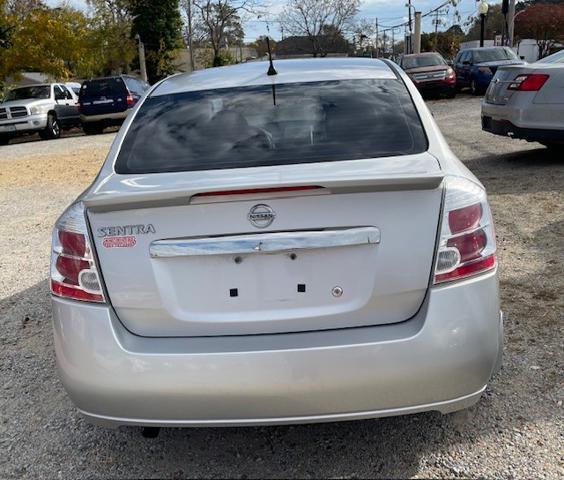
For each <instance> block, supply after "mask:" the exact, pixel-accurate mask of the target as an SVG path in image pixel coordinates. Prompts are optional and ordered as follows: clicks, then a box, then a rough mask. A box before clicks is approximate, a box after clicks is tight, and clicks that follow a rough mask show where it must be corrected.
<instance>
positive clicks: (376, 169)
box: [83, 153, 444, 212]
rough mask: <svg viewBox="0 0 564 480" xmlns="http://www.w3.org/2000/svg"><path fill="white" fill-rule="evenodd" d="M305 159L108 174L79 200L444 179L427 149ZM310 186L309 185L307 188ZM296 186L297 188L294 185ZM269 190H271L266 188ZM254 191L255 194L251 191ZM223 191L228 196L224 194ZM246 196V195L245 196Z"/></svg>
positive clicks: (155, 201) (106, 204) (111, 201)
mask: <svg viewBox="0 0 564 480" xmlns="http://www.w3.org/2000/svg"><path fill="white" fill-rule="evenodd" d="M346 163H347V165H346V168H345V167H344V165H343V164H344V162H334V163H311V164H296V165H282V166H274V167H257V168H245V169H230V170H213V171H196V172H170V173H157V174H154V173H153V174H143V175H118V174H115V173H112V174H110V175H108V176H107V177H106V178H98V179H97V181H96V182H95V184H94V185H93V187H92V188H91V189H90V190H89V191H88V192H87V193H86V195H85V196H84V198H83V202H84V204H85V206H86V207H87V208H88V209H89V210H90V211H96V212H103V211H114V210H128V209H139V208H152V207H162V206H176V205H189V204H191V203H195V200H196V199H197V203H208V202H209V203H212V202H217V201H218V196H214V194H215V193H216V192H217V195H222V198H221V201H232V200H233V195H235V196H237V197H238V198H241V195H238V191H241V193H245V194H246V193H248V192H249V191H254V192H253V196H254V197H257V196H258V197H260V198H265V197H268V198H278V197H280V196H287V192H280V193H277V191H279V190H287V191H290V190H295V192H294V195H300V196H304V195H319V194H326V193H358V192H373V191H402V190H403V191H405V190H431V189H434V188H437V187H438V186H439V185H440V184H441V182H442V180H443V177H444V174H443V172H442V171H441V170H440V168H439V165H438V162H437V160H436V159H435V158H434V157H433V156H432V155H430V154H429V153H422V154H418V155H406V156H404V157H393V158H389V159H385V158H378V159H374V160H355V161H350V162H346ZM312 186H314V187H315V188H312ZM300 187H302V188H300ZM269 190H272V191H270V192H269ZM257 192H258V193H257ZM226 193H229V194H230V195H229V196H228V197H226V196H225V195H226ZM248 198H250V195H246V196H245V199H248Z"/></svg>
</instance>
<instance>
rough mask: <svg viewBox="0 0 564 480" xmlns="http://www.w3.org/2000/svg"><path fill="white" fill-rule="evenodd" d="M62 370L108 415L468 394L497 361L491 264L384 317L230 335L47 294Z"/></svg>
mask: <svg viewBox="0 0 564 480" xmlns="http://www.w3.org/2000/svg"><path fill="white" fill-rule="evenodd" d="M53 313H54V331H55V348H56V354H57V363H58V367H59V371H60V375H61V379H62V381H63V384H64V386H65V388H66V389H67V391H68V393H69V395H70V397H71V398H72V400H73V401H74V403H75V404H76V405H77V406H78V408H79V409H80V411H81V412H82V413H83V414H84V415H85V416H86V417H87V418H89V419H90V420H91V421H93V422H95V423H102V424H106V425H114V426H115V425H123V424H135V425H154V426H159V425H161V426H223V425H255V424H277V423H309V422H321V421H335V420H351V419H360V418H372V417H379V416H389V415H401V414H407V413H415V412H421V411H427V410H437V411H441V412H443V413H447V412H450V411H454V410H458V409H461V408H465V407H468V406H470V405H471V404H473V403H475V402H476V401H477V400H478V399H479V397H480V394H481V392H482V390H483V389H484V388H485V385H486V383H487V382H488V380H489V378H490V376H491V375H492V373H493V372H494V371H495V370H496V369H497V368H498V367H499V364H500V361H501V351H502V348H501V345H502V340H501V339H502V321H501V317H500V312H499V301H498V286H497V275H496V273H488V274H486V275H482V276H478V277H475V278H473V279H469V280H466V281H464V282H461V283H457V284H453V285H445V286H443V287H440V288H434V289H432V290H431V291H430V293H429V295H428V297H427V299H426V301H425V303H424V305H423V307H422V308H421V310H420V311H419V313H418V314H417V315H416V316H415V317H414V318H412V319H410V320H408V321H405V322H402V323H399V324H393V325H384V326H377V327H363V328H350V329H343V330H333V331H324V332H307V333H296V334H278V335H249V336H237V337H198V338H148V337H139V336H136V335H133V334H131V333H130V332H128V331H127V330H125V328H124V327H123V326H122V325H121V324H120V322H119V321H118V320H117V319H116V318H115V316H114V314H113V312H112V310H111V309H110V308H108V307H106V306H96V305H88V304H81V303H79V302H72V301H66V300H61V299H59V298H53Z"/></svg>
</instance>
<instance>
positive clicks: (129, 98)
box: [127, 94, 135, 107]
mask: <svg viewBox="0 0 564 480" xmlns="http://www.w3.org/2000/svg"><path fill="white" fill-rule="evenodd" d="M133 105H135V99H134V98H133V95H131V94H128V95H127V106H128V107H133Z"/></svg>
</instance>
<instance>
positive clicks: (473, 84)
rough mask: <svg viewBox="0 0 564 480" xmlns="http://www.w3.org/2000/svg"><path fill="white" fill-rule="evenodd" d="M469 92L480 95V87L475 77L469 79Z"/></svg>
mask: <svg viewBox="0 0 564 480" xmlns="http://www.w3.org/2000/svg"><path fill="white" fill-rule="evenodd" d="M470 92H471V93H472V95H480V93H482V89H481V88H480V87H479V86H478V82H477V81H476V79H475V78H473V79H472V80H470Z"/></svg>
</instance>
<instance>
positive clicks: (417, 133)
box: [51, 59, 502, 427]
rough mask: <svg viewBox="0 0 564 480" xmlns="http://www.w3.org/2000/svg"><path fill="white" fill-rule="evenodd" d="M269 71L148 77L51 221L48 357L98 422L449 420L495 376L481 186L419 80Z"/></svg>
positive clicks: (375, 63)
mask: <svg viewBox="0 0 564 480" xmlns="http://www.w3.org/2000/svg"><path fill="white" fill-rule="evenodd" d="M275 71H276V72H277V73H276V74H273V73H274V72H273V71H272V69H271V70H270V71H269V69H268V63H265V62H252V63H247V64H241V65H237V66H231V67H226V68H217V69H209V70H203V71H197V72H195V73H192V74H190V75H184V74H183V75H177V76H173V77H170V78H168V79H166V80H164V81H163V82H161V83H159V84H157V85H156V86H154V87H153V88H152V89H151V90H150V91H149V92H148V93H146V94H145V96H144V98H143V99H142V100H141V101H140V102H139V103H138V104H137V106H136V107H135V110H134V111H133V112H132V115H130V116H129V117H128V119H127V121H126V123H125V124H124V125H123V127H122V129H121V130H120V132H119V134H118V136H117V137H116V140H115V142H114V144H113V146H112V148H111V151H110V153H109V155H108V157H107V159H106V161H105V163H104V165H103V167H102V170H101V171H100V173H99V175H98V176H97V178H96V179H95V181H94V183H93V184H92V185H91V186H90V187H89V188H88V189H87V190H86V191H85V192H84V193H83V194H82V195H81V196H80V197H79V198H78V199H77V200H76V201H75V202H74V203H73V204H72V205H71V206H70V207H69V208H68V209H67V210H66V211H65V212H64V213H63V215H62V216H61V218H60V219H59V220H58V221H57V223H56V225H55V229H54V233H53V248H52V261H51V291H52V301H53V312H54V315H53V317H54V330H55V349H56V354H57V362H58V366H59V371H60V375H61V378H62V381H63V384H64V386H65V387H66V389H67V391H68V393H69V395H70V397H71V398H72V400H73V401H74V402H75V404H76V405H77V407H78V408H79V410H80V411H81V412H82V414H83V415H85V416H86V418H87V419H89V420H90V421H92V422H98V423H102V424H105V425H113V426H115V425H123V424H134V425H143V426H152V427H159V426H220V425H256V424H279V423H304V422H323V421H335V420H351V419H361V418H370V417H380V416H389V415H401V414H408V413H415V412H421V411H427V410H435V411H439V412H443V413H447V412H451V411H454V410H458V409H461V408H465V407H468V406H469V405H472V404H474V403H475V402H477V401H478V400H479V398H480V396H481V394H482V392H483V391H484V389H485V388H486V384H487V383H488V381H489V379H490V377H491V375H492V374H493V373H494V372H495V371H496V370H497V369H498V368H499V366H500V362H501V356H502V318H501V314H500V309H499V298H498V279H497V259H496V243H495V234H494V227H493V223H492V215H491V211H490V207H489V205H488V201H487V198H486V192H485V190H484V187H483V186H482V185H481V184H480V182H479V181H478V180H477V179H476V178H475V177H474V175H472V173H470V172H469V171H468V170H467V169H466V168H465V167H464V165H462V163H460V161H459V160H458V159H457V158H456V157H455V156H454V155H453V153H452V152H451V150H450V149H449V147H448V145H447V144H446V142H445V140H444V138H443V136H442V135H441V133H440V131H439V129H438V128H437V125H436V124H435V122H434V120H433V117H432V116H431V114H430V112H429V110H428V109H427V107H426V105H425V103H424V101H423V100H422V98H421V96H420V94H419V93H418V91H417V89H416V88H415V86H414V85H413V83H412V82H411V80H410V79H409V78H408V77H407V75H406V74H405V73H403V72H402V71H401V70H400V69H399V68H398V67H397V66H396V65H395V64H393V63H391V62H388V61H380V60H372V59H308V60H282V61H277V62H275ZM267 72H268V73H267Z"/></svg>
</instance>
